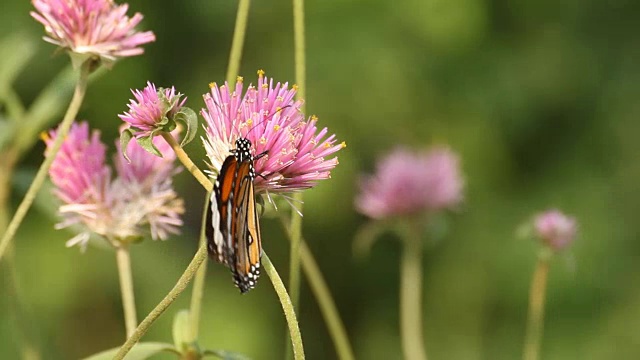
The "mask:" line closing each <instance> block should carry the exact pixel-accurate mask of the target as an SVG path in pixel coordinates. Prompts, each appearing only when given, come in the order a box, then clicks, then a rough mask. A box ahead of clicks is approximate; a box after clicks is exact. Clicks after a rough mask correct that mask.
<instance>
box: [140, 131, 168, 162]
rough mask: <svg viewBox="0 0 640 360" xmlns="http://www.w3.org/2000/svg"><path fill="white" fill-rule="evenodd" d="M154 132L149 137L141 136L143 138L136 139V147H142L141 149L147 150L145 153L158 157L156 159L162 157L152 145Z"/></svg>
mask: <svg viewBox="0 0 640 360" xmlns="http://www.w3.org/2000/svg"><path fill="white" fill-rule="evenodd" d="M155 135H156V134H155V131H154V132H152V133H151V135H149V136H143V137H139V138H136V141H137V142H138V145H140V146H142V148H143V149H145V150H147V152H149V153H151V154H153V155H155V156H158V157H162V153H160V150H158V149H157V148H156V146H155V145H153V138H154V136H155Z"/></svg>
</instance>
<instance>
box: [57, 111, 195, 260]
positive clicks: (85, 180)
mask: <svg viewBox="0 0 640 360" xmlns="http://www.w3.org/2000/svg"><path fill="white" fill-rule="evenodd" d="M55 137H56V131H51V132H50V137H46V138H45V142H46V144H47V148H49V147H50V146H52V144H53V139H55ZM160 140H162V139H158V143H157V144H155V145H156V146H158V147H162V146H163V142H161V141H160ZM167 146H168V145H167ZM105 150H106V146H105V145H104V144H103V143H102V142H101V141H100V134H99V132H98V131H93V133H92V135H91V137H89V126H88V125H87V123H84V122H83V123H80V124H78V123H74V124H73V125H72V127H71V130H70V132H69V135H68V136H67V138H66V139H65V141H64V142H63V145H62V149H61V151H60V152H59V153H58V155H57V156H56V158H55V160H54V161H53V164H52V166H51V169H50V170H49V176H50V178H51V181H52V182H53V184H54V186H55V190H54V191H55V194H56V196H57V197H58V198H59V199H60V201H61V202H62V205H61V206H60V209H59V212H60V214H61V215H62V217H63V220H62V222H61V223H59V224H57V225H56V228H58V229H60V228H65V227H68V226H71V225H76V226H80V228H81V231H80V233H79V234H78V235H77V236H75V237H74V238H73V239H71V240H69V241H68V242H67V245H68V246H72V245H76V244H78V245H80V246H81V247H82V248H85V247H86V244H87V242H88V240H89V237H90V234H91V233H96V234H98V235H101V236H102V237H104V238H106V239H107V240H109V241H110V242H111V243H112V244H115V242H118V241H125V242H126V241H131V240H133V239H136V238H140V237H142V236H144V234H145V233H147V232H149V233H151V237H152V238H153V239H163V240H164V239H166V238H167V237H168V236H169V234H175V233H178V232H179V227H180V226H181V225H182V220H181V219H180V215H181V214H182V213H184V205H183V203H182V199H180V198H179V197H178V195H177V194H176V192H175V191H174V190H173V187H172V179H171V177H172V176H173V175H174V174H175V173H176V170H175V167H174V166H173V161H174V159H175V157H171V156H166V157H164V158H158V157H156V156H154V155H152V154H149V153H148V152H146V151H145V150H144V149H142V148H141V147H140V146H139V145H138V144H137V143H135V142H132V143H130V144H129V145H128V153H129V158H130V159H131V163H128V162H126V161H124V160H123V157H122V152H121V150H120V149H119V147H118V154H117V156H115V165H116V173H117V174H116V175H117V176H116V177H115V178H114V179H112V178H111V169H110V168H109V167H108V166H107V165H106V164H105ZM166 150H168V149H166ZM169 153H170V152H169V151H167V154H169Z"/></svg>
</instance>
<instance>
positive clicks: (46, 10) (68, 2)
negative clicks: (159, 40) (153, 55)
mask: <svg viewBox="0 0 640 360" xmlns="http://www.w3.org/2000/svg"><path fill="white" fill-rule="evenodd" d="M32 3H33V6H34V7H35V8H36V11H32V12H31V16H33V17H34V18H35V19H36V20H38V21H39V22H40V23H42V25H44V28H45V31H46V33H47V35H46V36H45V37H44V40H45V41H47V42H50V43H52V44H55V45H58V46H60V47H61V48H63V49H68V50H69V51H71V52H72V53H75V54H78V55H81V57H84V59H86V58H92V57H93V58H100V59H102V60H106V61H107V62H113V61H115V60H117V59H118V58H121V57H126V56H135V55H140V54H142V53H143V52H144V50H143V49H142V47H140V46H141V45H143V44H146V43H149V42H152V41H155V39H156V37H155V35H154V34H153V32H151V31H145V32H138V31H136V30H135V27H136V26H137V25H138V24H139V23H140V21H142V14H140V13H135V14H134V15H133V17H131V18H130V17H128V16H127V15H126V14H127V10H128V8H129V5H128V4H122V5H117V4H115V3H114V2H113V1H112V0H32Z"/></svg>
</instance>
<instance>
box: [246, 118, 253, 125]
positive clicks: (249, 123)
mask: <svg viewBox="0 0 640 360" xmlns="http://www.w3.org/2000/svg"><path fill="white" fill-rule="evenodd" d="M246 124H247V125H248V126H251V124H253V119H251V118H249V119H247V121H246Z"/></svg>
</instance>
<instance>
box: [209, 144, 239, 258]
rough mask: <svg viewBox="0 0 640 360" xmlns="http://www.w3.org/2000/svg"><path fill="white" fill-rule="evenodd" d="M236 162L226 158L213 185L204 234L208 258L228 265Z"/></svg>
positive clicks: (231, 158)
mask: <svg viewBox="0 0 640 360" xmlns="http://www.w3.org/2000/svg"><path fill="white" fill-rule="evenodd" d="M237 167H238V162H237V161H236V159H235V157H233V156H228V157H227V158H226V159H225V161H224V163H223V164H222V167H221V168H220V172H219V173H218V178H217V179H216V182H215V183H214V185H213V192H212V193H211V198H210V199H209V201H210V206H209V207H208V212H209V213H208V215H207V228H206V234H207V239H208V246H207V249H208V250H209V256H210V257H211V258H213V259H215V260H216V261H218V262H221V263H223V264H226V265H229V264H228V254H227V253H228V251H227V250H226V249H228V248H229V246H231V248H233V239H232V237H231V228H232V223H231V222H232V220H233V207H234V205H233V191H234V182H235V177H236V169H237Z"/></svg>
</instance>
